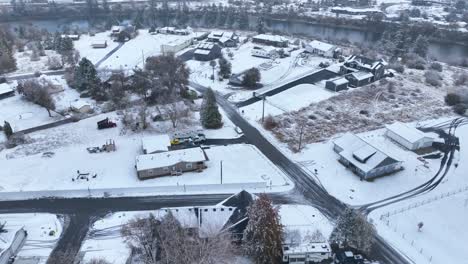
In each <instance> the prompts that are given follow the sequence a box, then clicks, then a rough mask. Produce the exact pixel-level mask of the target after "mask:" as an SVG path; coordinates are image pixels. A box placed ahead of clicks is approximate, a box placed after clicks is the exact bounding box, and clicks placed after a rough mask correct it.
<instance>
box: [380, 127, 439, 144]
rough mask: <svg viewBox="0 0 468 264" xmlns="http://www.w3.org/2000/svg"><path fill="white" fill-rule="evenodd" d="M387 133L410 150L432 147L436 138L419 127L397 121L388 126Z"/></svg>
mask: <svg viewBox="0 0 468 264" xmlns="http://www.w3.org/2000/svg"><path fill="white" fill-rule="evenodd" d="M386 128H387V131H386V132H385V135H386V136H387V137H388V138H390V139H391V140H393V141H395V142H397V143H398V144H400V145H402V146H403V147H405V148H407V149H409V150H417V149H422V148H427V147H431V146H432V143H433V142H434V138H433V137H431V136H428V135H427V134H425V133H424V132H422V131H420V130H419V129H417V128H415V127H412V126H408V125H406V124H403V123H400V122H396V123H393V124H391V125H387V126H386Z"/></svg>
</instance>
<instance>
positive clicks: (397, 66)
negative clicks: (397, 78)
mask: <svg viewBox="0 0 468 264" xmlns="http://www.w3.org/2000/svg"><path fill="white" fill-rule="evenodd" d="M389 68H390V69H394V70H395V71H396V72H398V73H404V72H405V66H404V65H403V64H401V63H399V62H396V63H392V64H390V66H389Z"/></svg>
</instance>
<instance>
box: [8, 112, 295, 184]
mask: <svg viewBox="0 0 468 264" xmlns="http://www.w3.org/2000/svg"><path fill="white" fill-rule="evenodd" d="M107 116H109V117H110V118H112V119H114V120H117V119H118V118H119V117H118V116H116V115H99V116H95V117H92V118H89V119H85V120H82V121H80V122H77V123H71V124H67V125H63V126H60V127H56V128H52V129H48V130H46V131H41V132H36V133H32V134H30V135H29V136H30V141H31V143H30V144H26V145H22V146H19V147H17V148H15V149H9V150H4V151H3V153H2V155H1V157H0V166H2V167H4V168H5V170H2V171H1V172H0V177H1V178H2V179H8V180H6V181H2V183H1V184H0V190H1V191H3V192H16V191H34V190H74V189H85V190H86V189H88V188H90V189H91V190H92V189H94V188H98V189H107V188H124V187H125V188H134V187H156V186H159V187H167V186H173V187H178V186H180V187H182V185H197V186H203V185H207V184H220V161H222V162H223V184H229V183H247V184H248V183H252V184H258V183H263V185H264V186H266V185H268V186H270V185H272V186H273V188H274V187H276V186H283V187H284V186H286V185H289V184H290V183H289V182H288V179H287V178H286V176H285V175H284V174H283V173H282V172H280V171H279V170H278V169H277V167H276V166H274V165H273V164H272V163H271V162H270V161H269V160H268V159H267V158H266V157H265V156H263V154H261V153H260V151H258V150H257V149H256V148H255V147H253V146H251V145H246V144H238V145H229V146H212V147H211V148H209V149H206V154H207V156H208V158H209V161H208V162H207V166H208V169H206V170H205V171H203V172H202V173H197V172H191V173H184V174H183V175H181V176H174V177H170V176H168V177H162V178H158V179H151V180H146V181H139V180H138V179H137V177H136V171H135V168H134V165H135V157H136V156H137V155H140V154H141V152H142V150H141V139H142V137H144V136H145V135H150V134H158V133H161V132H156V131H153V132H150V131H148V132H146V133H142V134H134V133H128V132H127V134H123V132H124V131H122V130H121V129H120V128H119V127H120V124H119V127H117V128H112V129H106V130H97V129H96V122H97V121H98V120H101V119H103V118H105V117H107ZM226 123H229V122H226ZM179 129H180V128H179ZM230 129H231V128H229V130H230ZM161 130H165V131H167V129H166V127H161ZM221 132H222V131H221ZM166 133H167V132H166ZM223 133H224V132H223ZM224 135H225V134H224ZM211 136H213V137H215V136H216V133H215V132H212V135H211ZM108 139H113V140H114V141H115V143H116V145H117V151H116V152H111V153H99V154H90V153H88V152H87V151H86V148H87V147H93V146H101V145H102V144H104V143H105V142H106V140H108ZM43 152H53V153H54V155H53V156H52V157H45V156H43V154H42V153H43ZM77 170H79V171H80V172H81V173H90V174H91V175H94V174H97V177H96V178H93V179H90V180H89V181H84V180H83V181H72V178H74V177H76V175H77ZM12 175H15V176H14V177H11V176H12ZM31 175H35V176H34V177H31ZM290 187H291V186H290ZM218 191H222V189H219V190H218ZM156 192H157V191H156Z"/></svg>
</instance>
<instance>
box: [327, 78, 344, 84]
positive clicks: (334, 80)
mask: <svg viewBox="0 0 468 264" xmlns="http://www.w3.org/2000/svg"><path fill="white" fill-rule="evenodd" d="M329 82H332V83H333V84H335V85H343V84H347V83H349V81H348V80H346V78H344V77H338V78H335V79H332V80H330V81H329Z"/></svg>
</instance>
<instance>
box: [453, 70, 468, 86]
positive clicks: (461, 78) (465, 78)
mask: <svg viewBox="0 0 468 264" xmlns="http://www.w3.org/2000/svg"><path fill="white" fill-rule="evenodd" d="M453 84H454V85H457V86H458V85H465V84H468V73H466V72H463V73H457V74H455V75H454V78H453Z"/></svg>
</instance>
